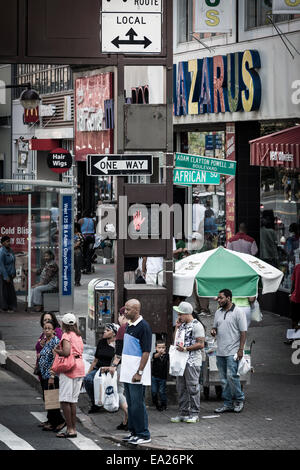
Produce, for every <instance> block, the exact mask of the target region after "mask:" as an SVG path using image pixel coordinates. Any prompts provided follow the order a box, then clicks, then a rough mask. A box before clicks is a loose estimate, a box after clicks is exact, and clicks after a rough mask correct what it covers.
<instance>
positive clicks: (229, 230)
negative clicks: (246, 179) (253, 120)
mask: <svg viewBox="0 0 300 470" xmlns="http://www.w3.org/2000/svg"><path fill="white" fill-rule="evenodd" d="M226 160H233V161H235V124H234V123H228V124H226ZM234 234H235V176H226V241H228V240H229V239H230V238H231V237H233V235H234Z"/></svg>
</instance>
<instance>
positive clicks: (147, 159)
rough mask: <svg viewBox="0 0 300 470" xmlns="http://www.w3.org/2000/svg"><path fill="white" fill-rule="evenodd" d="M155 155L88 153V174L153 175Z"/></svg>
mask: <svg viewBox="0 0 300 470" xmlns="http://www.w3.org/2000/svg"><path fill="white" fill-rule="evenodd" d="M152 160H153V155H127V154H124V155H87V175H88V176H100V175H113V176H130V175H131V176H133V175H152Z"/></svg>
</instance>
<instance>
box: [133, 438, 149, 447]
mask: <svg viewBox="0 0 300 470" xmlns="http://www.w3.org/2000/svg"><path fill="white" fill-rule="evenodd" d="M128 442H129V444H134V445H138V444H147V442H151V438H150V437H149V439H145V438H143V437H133V438H132V439H130V441H128Z"/></svg>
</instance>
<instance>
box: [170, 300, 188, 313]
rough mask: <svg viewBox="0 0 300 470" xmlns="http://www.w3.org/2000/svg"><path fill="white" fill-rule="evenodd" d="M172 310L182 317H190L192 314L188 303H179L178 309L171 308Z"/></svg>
mask: <svg viewBox="0 0 300 470" xmlns="http://www.w3.org/2000/svg"><path fill="white" fill-rule="evenodd" d="M173 309H174V310H175V311H176V312H178V313H181V314H184V315H192V313H193V306H192V305H191V304H190V303H189V302H180V304H179V305H178V307H173Z"/></svg>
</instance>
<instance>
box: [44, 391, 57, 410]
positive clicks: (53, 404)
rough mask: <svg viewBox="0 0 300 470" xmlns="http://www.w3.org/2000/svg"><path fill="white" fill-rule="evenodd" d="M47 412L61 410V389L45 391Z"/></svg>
mask: <svg viewBox="0 0 300 470" xmlns="http://www.w3.org/2000/svg"><path fill="white" fill-rule="evenodd" d="M44 399H45V410H57V409H59V408H60V402H59V389H58V388H50V389H48V390H44Z"/></svg>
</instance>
